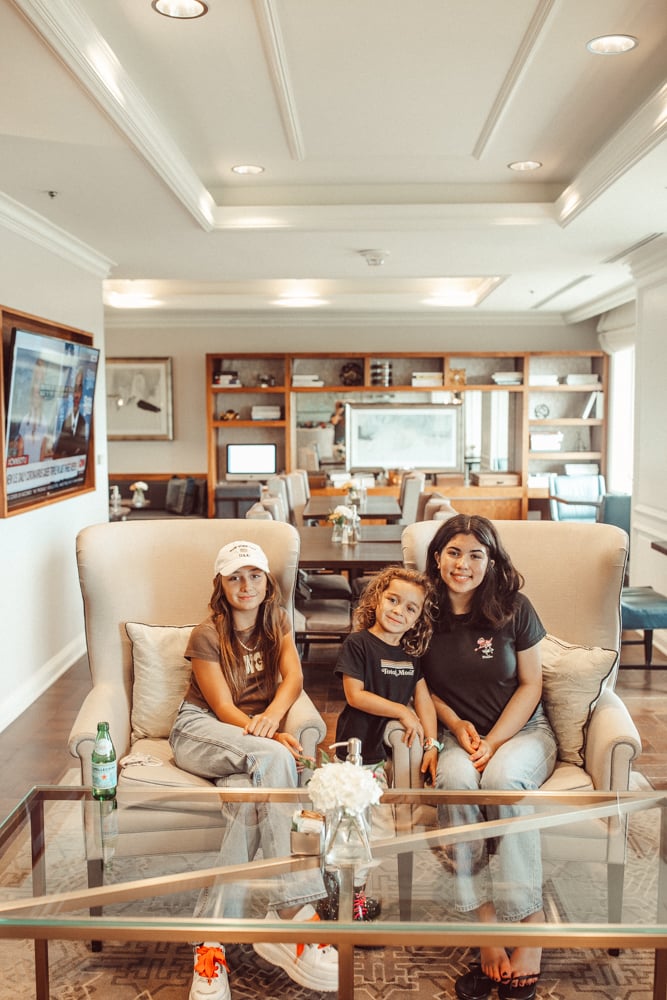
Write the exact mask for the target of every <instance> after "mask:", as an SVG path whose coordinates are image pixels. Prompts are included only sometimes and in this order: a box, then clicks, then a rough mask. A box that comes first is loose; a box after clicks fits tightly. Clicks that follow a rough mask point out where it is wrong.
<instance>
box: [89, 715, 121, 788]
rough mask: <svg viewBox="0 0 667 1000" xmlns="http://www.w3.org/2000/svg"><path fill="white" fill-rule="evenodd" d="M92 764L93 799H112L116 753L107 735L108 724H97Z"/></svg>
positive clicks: (115, 780) (116, 772)
mask: <svg viewBox="0 0 667 1000" xmlns="http://www.w3.org/2000/svg"><path fill="white" fill-rule="evenodd" d="M92 764H93V797H94V798H96V799H114V798H115V797H116V784H117V782H118V778H117V775H118V768H117V765H116V751H115V749H114V745H113V743H112V741H111V736H110V734H109V723H108V722H98V723H97V736H96V737H95V746H94V747H93V755H92Z"/></svg>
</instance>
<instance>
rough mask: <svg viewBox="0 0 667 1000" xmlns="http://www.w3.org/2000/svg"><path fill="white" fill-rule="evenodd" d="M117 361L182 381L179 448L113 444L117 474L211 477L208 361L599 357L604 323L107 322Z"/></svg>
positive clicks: (178, 385)
mask: <svg viewBox="0 0 667 1000" xmlns="http://www.w3.org/2000/svg"><path fill="white" fill-rule="evenodd" d="M106 343H107V355H108V356H109V357H171V358H173V379H174V440H173V441H110V442H109V469H110V470H111V472H112V473H121V472H136V473H150V472H180V473H186V472H187V473H205V472H206V467H207V455H206V405H205V392H206V384H205V361H204V357H205V355H206V354H214V353H224V352H225V351H229V352H230V355H231V356H234V354H246V353H248V352H255V351H257V352H260V353H261V352H280V351H287V352H299V351H304V352H307V351H316V352H323V353H326V352H327V351H328V350H330V351H331V352H332V353H341V352H345V351H350V352H351V353H354V352H360V351H361V352H363V351H377V352H378V353H379V354H381V353H382V352H383V351H407V352H413V351H414V352H415V353H418V352H420V351H442V352H446V351H452V350H456V351H460V352H461V353H466V352H469V351H527V350H533V351H540V350H544V351H552V350H597V349H598V348H599V344H598V340H597V334H596V323H595V321H594V320H591V321H589V322H586V323H580V324H577V325H572V326H562V325H555V324H545V325H543V326H540V325H539V324H537V323H536V324H535V325H531V326H526V325H524V324H517V323H510V322H508V324H507V325H506V326H499V325H498V324H497V323H494V324H493V325H490V324H486V323H484V322H483V321H480V322H479V324H478V325H473V324H471V323H466V324H460V325H454V324H451V325H447V326H444V325H443V326H435V325H433V324H432V323H431V324H429V325H428V326H426V325H420V324H414V325H408V324H403V325H400V326H399V325H396V324H390V323H388V322H387V321H384V322H380V321H375V322H374V323H371V322H370V321H364V322H363V323H361V322H359V321H357V322H356V323H350V324H347V325H344V324H343V323H342V322H341V323H340V324H338V325H334V324H331V323H328V324H327V325H326V326H324V325H320V326H318V325H317V324H316V323H314V322H312V321H309V322H308V323H305V322H304V321H303V320H298V319H296V318H295V319H293V320H292V321H291V322H290V323H289V324H286V323H285V322H283V323H281V324H278V323H275V324H273V325H271V324H270V323H268V322H266V321H265V322H264V323H263V324H261V325H259V324H257V325H254V326H253V325H247V326H246V325H233V324H231V323H229V324H225V325H222V324H221V323H219V324H218V325H214V324H208V325H206V326H199V327H198V326H197V325H196V318H195V323H188V322H185V321H183V322H182V325H178V324H177V323H175V322H174V321H173V320H172V321H171V322H170V323H169V325H165V323H164V322H162V321H160V322H155V324H154V325H151V320H150V319H144V320H142V321H141V322H139V321H137V322H136V325H132V324H131V322H129V321H127V322H125V323H122V322H121V321H120V320H116V319H114V318H111V319H108V320H107V326H106Z"/></svg>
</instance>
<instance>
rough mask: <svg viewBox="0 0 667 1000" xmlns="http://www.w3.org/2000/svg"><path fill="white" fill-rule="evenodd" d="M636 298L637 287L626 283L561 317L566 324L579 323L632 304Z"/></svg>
mask: <svg viewBox="0 0 667 1000" xmlns="http://www.w3.org/2000/svg"><path fill="white" fill-rule="evenodd" d="M636 298H637V287H636V285H635V284H634V282H628V284H627V285H621V286H620V287H619V288H614V289H613V290H612V291H610V292H606V293H605V294H604V295H600V296H599V297H598V298H596V299H591V301H590V302H587V303H586V304H585V305H583V306H579V308H577V309H572V310H570V311H568V312H566V313H564V314H563V316H564V319H565V322H566V323H581V322H583V321H584V320H587V319H593V318H594V317H595V316H601V315H602V314H603V313H606V312H609V311H610V309H616V308H618V306H624V305H625V304H626V303H628V302H633V301H634V300H635V299H636Z"/></svg>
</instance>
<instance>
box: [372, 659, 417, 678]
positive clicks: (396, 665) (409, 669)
mask: <svg viewBox="0 0 667 1000" xmlns="http://www.w3.org/2000/svg"><path fill="white" fill-rule="evenodd" d="M380 671H381V672H382V673H383V674H384V675H385V677H406V676H407V677H412V675H413V674H414V672H415V665H414V663H412V662H411V661H410V660H385V659H384V657H381V658H380Z"/></svg>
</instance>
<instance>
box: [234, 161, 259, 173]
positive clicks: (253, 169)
mask: <svg viewBox="0 0 667 1000" xmlns="http://www.w3.org/2000/svg"><path fill="white" fill-rule="evenodd" d="M232 173H233V174H263V173H264V167H260V166H258V164H256V163H239V164H238V165H237V166H235V167H232Z"/></svg>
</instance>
